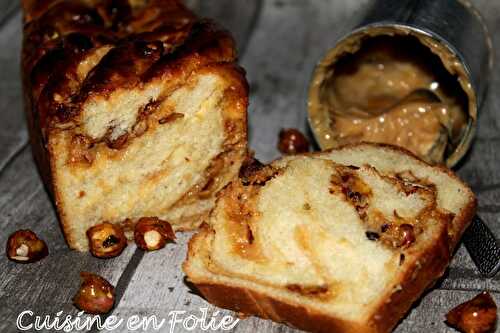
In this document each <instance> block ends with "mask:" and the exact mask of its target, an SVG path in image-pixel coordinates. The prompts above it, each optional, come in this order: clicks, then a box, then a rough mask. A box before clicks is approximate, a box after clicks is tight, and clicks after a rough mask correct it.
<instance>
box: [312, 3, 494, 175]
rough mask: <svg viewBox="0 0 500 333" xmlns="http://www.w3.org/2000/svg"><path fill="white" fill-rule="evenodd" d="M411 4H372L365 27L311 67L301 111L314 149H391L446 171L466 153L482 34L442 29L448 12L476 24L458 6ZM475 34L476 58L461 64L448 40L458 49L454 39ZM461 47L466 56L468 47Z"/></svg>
mask: <svg viewBox="0 0 500 333" xmlns="http://www.w3.org/2000/svg"><path fill="white" fill-rule="evenodd" d="M414 4H415V3H414V2H413V3H412V2H411V1H409V0H401V1H399V2H395V1H383V2H382V1H375V5H374V6H373V7H372V8H370V9H369V12H368V14H367V17H368V19H367V22H368V23H365V24H362V25H361V26H360V28H357V29H355V30H353V31H352V32H351V33H350V34H348V35H347V36H346V37H344V38H343V39H341V40H340V41H339V42H338V43H337V44H336V45H335V46H334V47H333V48H332V49H330V50H328V52H326V56H324V58H323V59H321V61H320V62H319V63H318V64H317V66H316V68H315V70H314V73H313V77H312V80H311V83H310V87H309V98H308V113H309V124H310V126H311V128H312V130H313V133H314V135H315V138H316V141H317V142H318V144H319V146H320V148H321V149H329V148H335V147H338V146H341V145H345V144H350V143H355V142H361V141H367V142H377V143H385V144H394V145H397V146H400V147H403V148H406V149H407V150H409V151H411V152H412V153H414V154H415V155H417V156H418V157H420V158H421V159H423V160H425V161H427V162H429V163H431V164H444V165H446V166H448V167H452V166H454V165H455V164H456V163H458V161H459V160H460V159H461V158H462V157H463V156H464V155H465V153H466V152H467V150H468V149H469V148H470V145H471V142H472V137H473V135H474V132H475V128H476V119H477V111H478V105H480V102H482V98H483V92H484V91H485V85H486V82H487V77H488V73H478V71H479V70H483V71H485V70H487V69H488V68H490V67H491V63H490V60H491V57H490V54H491V50H490V49H489V48H491V45H490V44H488V41H489V39H488V38H489V37H488V36H487V30H486V28H485V27H484V26H483V25H481V24H476V25H474V26H473V27H472V28H470V29H469V28H468V27H467V26H463V27H460V29H458V28H457V29H456V31H455V30H450V22H449V21H447V20H448V19H449V17H448V16H446V15H447V14H446V13H448V14H449V12H450V11H452V12H453V11H455V12H453V13H455V14H457V13H458V14H457V15H456V17H458V18H463V17H462V16H467V17H468V16H469V15H470V16H471V17H472V18H473V19H474V21H471V20H467V21H466V22H473V23H477V22H478V21H479V23H482V22H481V21H480V16H479V15H478V14H477V13H472V12H471V9H470V7H466V6H464V4H463V3H462V2H456V3H455V2H447V1H441V0H436V1H427V0H424V1H422V3H421V4H420V6H419V7H418V8H415V7H412V6H414ZM383 6H386V7H387V8H385V7H383ZM426 6H427V7H426ZM431 6H432V10H433V12H432V13H431V9H430V7H431ZM454 6H455V7H454ZM396 7H397V9H398V10H395V9H396ZM374 8H375V9H374ZM426 8H427V9H426ZM370 10H371V11H372V12H370ZM395 13H398V14H395ZM429 13H431V14H429ZM407 14H408V15H407ZM409 14H411V15H409ZM394 15H396V17H392V16H394ZM397 15H399V16H397ZM433 15H434V16H433ZM443 15H445V17H441V16H443ZM422 17H424V18H425V19H422ZM403 20H406V21H405V22H400V21H403ZM408 20H414V21H415V22H408ZM439 20H442V21H443V22H440V21H439ZM410 23H411V24H410ZM418 24H420V25H425V24H427V25H429V26H431V27H432V28H433V29H435V31H430V30H429V29H427V28H428V27H419V26H418ZM440 24H442V25H443V28H442V29H441V28H440ZM451 26H452V25H451ZM443 29H444V30H446V29H448V30H446V31H444V32H443V31H442V30H443ZM471 29H472V30H471ZM476 30H477V31H480V32H481V35H480V36H477V38H481V43H476V44H477V45H476V46H477V47H478V49H479V51H480V52H477V55H480V56H479V57H478V56H477V55H476V58H474V57H472V56H471V54H472V53H471V54H467V57H466V58H467V59H472V60H473V61H475V63H473V64H472V66H468V64H467V62H466V61H464V57H463V52H461V49H463V48H464V45H454V44H453V43H451V41H455V42H456V41H459V42H460V43H466V42H464V41H465V39H463V38H456V37H457V36H456V34H464V31H465V33H470V32H471V31H476ZM440 32H443V33H442V34H440ZM443 36H446V37H449V40H447V39H445V38H443ZM458 37H461V36H460V35H458ZM471 42H472V41H471ZM485 45H486V46H485ZM467 47H468V48H467V49H466V51H467V52H469V51H470V49H469V47H475V46H473V45H468V46H467ZM467 52H466V53H467ZM469 53H470V52H469ZM476 63H478V64H479V65H478V66H476ZM485 64H486V65H485ZM471 71H474V72H471ZM482 74H484V75H482ZM481 76H482V77H483V81H479V80H478V78H479V77H481ZM478 81H479V82H480V87H478V83H477V82H478ZM478 88H480V89H478ZM478 90H481V91H479V92H478Z"/></svg>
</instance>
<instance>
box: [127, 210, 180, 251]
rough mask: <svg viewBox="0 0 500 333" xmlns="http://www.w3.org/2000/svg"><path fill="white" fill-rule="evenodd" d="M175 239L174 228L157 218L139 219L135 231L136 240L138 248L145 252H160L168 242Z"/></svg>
mask: <svg viewBox="0 0 500 333" xmlns="http://www.w3.org/2000/svg"><path fill="white" fill-rule="evenodd" d="M173 239H175V233H174V231H173V230H172V226H171V225H170V223H168V222H167V221H162V220H160V219H159V218H157V217H143V218H141V219H139V221H138V222H137V224H136V225H135V229H134V240H135V243H136V244H137V246H138V247H139V248H141V249H143V250H145V251H154V250H159V249H161V248H163V247H165V245H166V244H167V241H168V240H173Z"/></svg>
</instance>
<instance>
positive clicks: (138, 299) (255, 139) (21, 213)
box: [0, 0, 500, 333]
mask: <svg viewBox="0 0 500 333" xmlns="http://www.w3.org/2000/svg"><path fill="white" fill-rule="evenodd" d="M368 1H369V0H361V1H351V0H331V1H327V0H312V1H303V0H263V1H262V2H260V1H245V0H241V1H233V0H225V1H222V0H219V1H211V2H209V1H203V0H188V3H189V4H190V5H191V6H192V7H193V8H195V10H196V11H197V12H198V13H200V14H201V15H202V16H210V17H215V18H216V19H217V20H218V21H220V22H222V23H223V24H224V25H225V26H226V27H227V28H228V29H229V30H231V31H232V32H233V33H234V35H235V38H236V40H237V41H238V44H239V46H240V54H241V64H242V65H243V66H244V67H245V69H246V70H247V72H248V79H249V82H250V85H251V104H250V114H249V124H250V146H251V148H252V149H254V150H255V151H256V155H257V157H258V158H261V159H263V160H265V161H269V160H271V159H273V158H275V157H277V156H279V153H278V151H277V149H276V143H277V133H278V131H279V130H280V129H281V128H283V127H296V128H300V129H302V130H304V131H306V132H307V124H306V96H307V86H308V83H309V78H310V75H311V73H312V70H313V67H314V65H315V63H316V62H317V60H318V59H319V58H320V57H321V55H322V54H324V53H325V51H326V50H327V49H328V48H329V47H331V46H332V45H333V44H334V41H335V40H336V39H337V38H339V37H340V36H341V35H343V34H344V33H345V32H347V31H348V29H349V28H350V27H352V26H354V24H355V23H356V21H357V20H358V19H359V15H361V13H362V7H363V5H365V4H366V3H367V2H368ZM10 3H12V2H10V1H8V2H7V1H2V0H0V12H2V13H4V12H3V11H2V9H3V8H7V7H2V6H5V5H6V4H7V5H9V6H10ZM474 3H475V4H476V5H477V7H478V8H479V9H480V10H481V11H482V12H483V14H484V16H485V19H486V22H487V24H488V26H489V28H490V30H491V31H492V32H499V31H500V20H498V18H497V14H496V13H498V11H500V3H499V2H498V1H488V0H476V1H474ZM2 17H5V15H4V16H2V15H0V77H1V79H0V228H1V229H2V232H1V233H0V244H5V241H6V239H7V237H8V235H9V234H10V233H11V232H13V231H14V230H17V229H19V228H31V229H33V230H35V231H36V232H37V233H38V234H39V235H40V236H41V237H43V238H44V239H45V240H46V241H47V242H48V244H49V247H50V251H51V255H50V256H49V257H48V258H46V259H44V260H43V261H42V262H39V263H36V264H32V265H17V264H14V263H12V262H9V261H7V260H6V258H5V257H4V256H1V257H0V318H1V319H2V320H0V332H16V331H17V330H16V328H15V319H16V317H17V315H18V313H19V312H21V311H23V310H25V309H31V310H33V311H34V312H35V313H37V314H41V315H44V314H55V313H56V312H57V311H60V310H64V311H65V313H72V314H74V313H76V311H75V309H74V308H73V307H72V305H71V297H72V296H73V294H74V292H75V291H76V288H77V287H78V284H79V278H78V274H79V272H80V271H82V270H89V271H93V272H96V273H98V274H101V275H103V276H104V277H106V278H108V279H109V280H110V281H111V282H112V283H113V284H117V290H118V295H119V302H118V305H117V307H116V309H115V310H114V312H113V314H114V315H119V316H120V317H123V318H127V317H128V316H131V315H140V316H150V315H157V316H159V317H164V318H167V319H169V312H170V311H171V310H180V311H182V310H185V311H187V314H199V309H200V308H203V307H207V308H208V312H209V314H213V313H217V311H220V312H219V314H218V318H220V317H221V316H222V315H224V314H231V313H230V312H229V311H225V310H220V309H217V308H215V307H213V306H211V305H210V304H208V303H206V302H205V301H204V300H203V299H202V298H201V297H200V296H198V295H197V294H196V293H195V292H193V291H192V290H191V289H190V287H189V286H188V285H187V284H186V283H185V282H184V276H183V273H182V271H181V270H180V265H181V263H182V261H183V260H184V257H185V251H186V242H187V240H188V239H189V237H190V234H188V233H186V234H183V235H179V239H178V241H177V243H176V244H169V245H168V246H167V247H166V248H165V249H163V250H161V251H157V252H154V253H143V252H142V251H140V250H136V248H135V246H133V245H131V246H129V247H128V248H127V250H126V251H125V253H124V254H123V255H122V256H120V257H119V258H115V259H111V260H98V259H96V258H93V257H92V256H90V255H88V254H82V253H77V252H72V251H69V250H68V249H67V247H66V245H65V243H64V240H63V238H62V235H61V231H60V229H59V227H58V224H57V220H56V217H55V213H54V209H53V207H52V204H51V203H50V201H49V199H48V196H47V194H46V192H45V190H44V188H43V186H42V184H41V182H40V180H39V177H38V175H37V173H36V169H35V166H34V164H33V162H32V160H31V155H30V149H29V147H28V146H27V144H26V143H27V135H26V130H25V125H24V115H23V113H22V105H21V103H22V101H21V85H20V80H19V52H20V41H21V23H20V20H21V15H20V13H19V12H17V13H16V14H15V15H7V18H6V19H4V21H3V23H1V22H2ZM492 38H493V41H494V45H495V46H496V47H497V48H498V47H499V46H500V34H498V33H493V34H492ZM496 60H497V64H498V63H499V62H500V55H498V52H497V55H496ZM493 74H494V75H493V77H492V81H491V88H490V94H489V96H488V98H487V100H486V102H485V105H484V107H483V109H482V111H481V114H480V117H479V131H478V135H477V139H476V141H475V144H474V147H473V149H472V150H471V153H470V154H469V155H468V157H467V159H466V160H465V161H464V163H461V165H460V166H459V169H458V172H459V174H460V176H461V177H462V178H463V179H465V180H466V181H467V182H469V183H470V184H471V185H472V187H473V188H474V190H475V191H476V193H477V195H478V199H479V211H480V213H481V216H482V217H483V219H484V220H485V221H486V222H487V223H488V225H489V226H490V227H491V228H492V229H493V230H494V232H495V234H496V235H497V236H498V235H500V214H499V213H500V173H499V172H498V166H499V165H500V149H499V148H498V147H499V145H500V113H499V112H498V110H499V109H500V96H499V95H498V94H496V91H497V90H498V89H499V88H500V75H499V74H500V69H499V67H498V66H497V67H496V68H495V71H494V73H493ZM481 290H490V291H492V292H493V296H494V297H495V299H496V301H497V302H500V276H497V277H495V278H493V279H483V278H481V277H480V276H479V275H478V274H477V272H476V270H475V268H474V265H473V263H472V262H471V260H470V258H469V257H468V254H467V253H466V251H465V249H464V248H463V247H461V248H460V249H459V250H458V251H457V253H456V255H455V257H454V259H453V262H452V264H451V266H450V269H449V271H448V272H447V274H446V276H445V278H443V279H442V281H440V282H439V283H438V284H437V286H436V288H435V289H433V290H432V291H431V292H429V293H428V294H427V295H426V296H425V297H424V298H423V299H422V300H421V301H420V303H418V304H417V305H416V306H415V307H414V309H413V310H412V311H411V312H410V314H409V315H408V316H407V318H406V319H405V320H404V321H402V323H401V324H400V325H399V326H398V328H397V330H396V332H401V333H407V332H453V330H451V329H449V328H447V327H446V326H445V325H444V323H443V318H444V314H445V313H446V311H447V310H448V309H450V308H451V307H453V306H455V305H456V304H458V303H460V302H462V301H464V300H466V299H468V298H470V297H472V296H474V295H475V294H476V293H478V292H479V291H481ZM231 315H233V314H231ZM146 331H147V332H154V330H152V329H148V330H146ZM163 331H167V330H163ZM182 331H184V330H183V329H182V328H181V327H179V326H177V327H176V330H175V332H182ZM195 331H196V330H195ZM198 331H200V330H198ZM498 331H500V330H498ZM200 332H201V331H200ZM233 332H248V333H250V332H295V330H293V329H291V328H288V327H286V326H283V325H279V324H276V323H273V322H270V321H266V320H261V319H258V318H248V319H246V320H242V321H241V322H240V323H239V324H238V325H237V326H236V327H235V329H234V330H233Z"/></svg>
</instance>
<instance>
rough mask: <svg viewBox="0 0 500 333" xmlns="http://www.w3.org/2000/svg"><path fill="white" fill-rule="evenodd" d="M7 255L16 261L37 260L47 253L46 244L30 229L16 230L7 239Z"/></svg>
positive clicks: (29, 261) (28, 261) (27, 261)
mask: <svg viewBox="0 0 500 333" xmlns="http://www.w3.org/2000/svg"><path fill="white" fill-rule="evenodd" d="M6 252H7V257H8V258H9V259H10V260H12V261H15V262H18V263H31V262H35V261H38V260H40V259H42V258H44V257H46V256H47V255H48V254H49V250H48V248H47V245H46V244H45V242H44V241H43V240H41V239H40V238H38V236H37V235H36V234H35V233H34V232H33V231H31V230H18V231H16V232H14V233H13V234H11V235H10V236H9V239H8V240H7V251H6Z"/></svg>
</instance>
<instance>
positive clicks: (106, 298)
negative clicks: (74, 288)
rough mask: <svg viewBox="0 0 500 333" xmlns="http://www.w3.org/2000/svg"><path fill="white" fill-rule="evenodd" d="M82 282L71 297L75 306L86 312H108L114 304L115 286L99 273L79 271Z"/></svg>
mask: <svg viewBox="0 0 500 333" xmlns="http://www.w3.org/2000/svg"><path fill="white" fill-rule="evenodd" d="M80 277H81V278H82V284H81V286H80V289H79V290H78V292H77V293H76V295H75V297H73V303H74V304H75V306H76V307H77V308H78V309H80V310H82V311H85V312H87V313H91V314H103V313H108V312H109V311H111V309H112V308H113V305H114V304H115V288H114V287H113V286H112V285H111V283H109V282H108V281H106V279H104V278H102V277H100V276H99V275H96V274H92V273H88V272H81V273H80Z"/></svg>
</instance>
